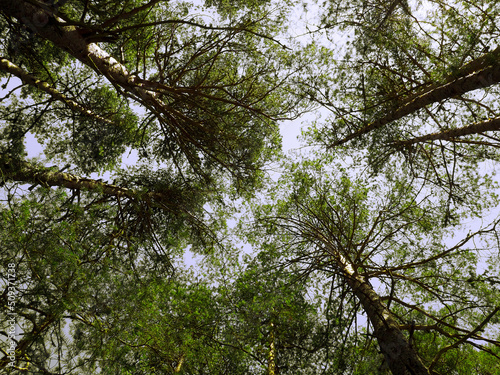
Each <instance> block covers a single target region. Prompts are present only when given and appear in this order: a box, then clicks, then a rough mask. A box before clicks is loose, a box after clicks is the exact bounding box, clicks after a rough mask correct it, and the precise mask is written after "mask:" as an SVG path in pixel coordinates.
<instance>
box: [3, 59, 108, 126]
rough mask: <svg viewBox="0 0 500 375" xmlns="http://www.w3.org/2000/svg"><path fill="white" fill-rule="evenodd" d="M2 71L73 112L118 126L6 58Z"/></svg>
mask: <svg viewBox="0 0 500 375" xmlns="http://www.w3.org/2000/svg"><path fill="white" fill-rule="evenodd" d="M0 69H1V70H3V71H4V72H8V73H10V74H13V75H15V76H16V77H18V78H19V79H21V81H23V82H24V83H27V84H28V85H31V86H34V87H37V88H38V89H40V90H42V91H43V92H46V93H47V94H49V95H50V96H51V97H52V98H54V99H55V100H58V101H60V102H63V103H64V104H66V105H67V106H68V107H70V108H71V109H72V110H74V111H76V112H80V113H81V114H83V115H85V116H89V117H91V118H93V119H95V120H97V121H99V122H102V123H105V124H108V125H113V126H116V124H115V123H114V122H113V121H111V120H108V119H106V118H104V117H102V116H100V115H98V114H97V113H94V112H93V111H92V110H90V109H88V108H85V107H84V106H82V105H81V104H79V103H77V102H76V101H74V100H72V99H70V98H68V97H66V96H65V95H64V94H62V93H61V92H59V91H58V90H56V89H55V88H53V87H52V86H51V85H50V84H48V83H47V82H44V81H41V80H39V79H37V78H36V77H34V76H33V75H31V74H29V73H27V72H25V71H24V70H23V69H21V68H20V67H19V66H17V65H16V64H14V63H12V62H11V61H9V60H7V59H5V58H0Z"/></svg>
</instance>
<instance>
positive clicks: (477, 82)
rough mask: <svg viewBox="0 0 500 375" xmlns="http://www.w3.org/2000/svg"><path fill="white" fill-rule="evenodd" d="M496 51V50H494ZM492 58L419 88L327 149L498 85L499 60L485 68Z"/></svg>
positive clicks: (499, 78) (499, 77) (483, 58)
mask: <svg viewBox="0 0 500 375" xmlns="http://www.w3.org/2000/svg"><path fill="white" fill-rule="evenodd" d="M495 51H496V50H495ZM494 57H495V58H496V57H497V54H496V52H495V54H493V55H492V57H491V59H493V58H494ZM491 59H487V58H485V57H482V58H481V59H480V61H478V62H476V63H473V62H471V63H469V64H467V65H466V66H465V67H464V68H463V69H462V70H460V73H462V74H463V75H462V76H460V77H458V78H456V79H453V80H451V78H450V79H448V80H447V81H446V82H445V83H443V84H440V85H439V84H436V85H432V86H428V87H425V88H423V89H422V91H420V92H418V93H416V94H415V95H412V96H410V97H408V98H406V99H404V100H403V103H400V105H399V107H398V108H397V109H395V110H394V111H392V112H390V113H388V114H387V115H385V116H383V117H381V118H379V119H377V120H375V121H373V122H372V123H370V124H368V125H366V126H364V127H362V128H361V129H359V130H358V131H356V132H354V133H352V134H350V135H348V136H346V137H344V138H342V139H340V140H338V141H336V142H333V143H332V144H331V145H329V146H328V147H329V148H332V147H335V146H339V145H342V144H344V143H347V142H349V141H351V140H353V139H355V138H358V137H360V136H361V135H364V134H367V133H369V132H371V131H373V130H376V129H379V128H381V127H383V126H384V125H387V124H389V123H391V122H393V121H396V120H399V119H400V118H403V117H404V116H407V115H409V114H411V113H414V112H416V111H418V110H420V109H422V108H424V107H426V106H428V105H429V104H433V103H438V102H441V101H443V100H445V99H449V98H453V97H455V96H458V95H462V94H465V93H467V92H470V91H473V90H477V89H480V88H484V87H489V86H491V85H494V84H496V83H499V82H500V64H499V61H498V59H496V60H495V61H493V62H492V63H491V65H489V66H485V65H486V64H487V63H489V62H490V60H491ZM476 67H478V68H482V69H481V70H479V71H473V72H471V73H469V72H470V71H471V70H472V69H473V68H476Z"/></svg>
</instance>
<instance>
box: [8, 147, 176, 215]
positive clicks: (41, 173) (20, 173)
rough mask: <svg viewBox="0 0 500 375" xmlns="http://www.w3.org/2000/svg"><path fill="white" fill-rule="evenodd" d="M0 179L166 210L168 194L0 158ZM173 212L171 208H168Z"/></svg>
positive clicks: (168, 199)
mask: <svg viewBox="0 0 500 375" xmlns="http://www.w3.org/2000/svg"><path fill="white" fill-rule="evenodd" d="M0 173H1V175H0V177H1V178H2V179H3V180H4V181H17V182H25V183H31V184H40V185H42V186H46V187H48V186H59V187H65V188H68V189H74V190H87V191H97V192H100V193H101V194H103V195H108V196H114V197H117V198H128V199H136V200H141V201H143V202H146V203H147V204H151V203H153V204H154V203H156V204H158V205H159V206H161V207H163V208H164V209H165V208H168V207H169V201H170V197H169V194H168V192H151V191H150V192H146V193H141V192H139V191H135V190H133V189H128V188H125V187H121V186H117V185H112V184H108V183H105V182H102V181H97V180H94V179H91V178H86V177H80V176H76V175H74V174H71V173H65V172H58V171H54V170H53V169H52V168H47V167H42V166H34V165H32V164H30V163H28V162H26V161H21V160H13V159H11V158H9V157H6V156H3V155H0ZM171 209H174V207H171Z"/></svg>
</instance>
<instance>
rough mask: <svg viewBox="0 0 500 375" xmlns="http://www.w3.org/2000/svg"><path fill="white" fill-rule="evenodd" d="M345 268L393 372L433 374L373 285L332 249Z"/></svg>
mask: <svg viewBox="0 0 500 375" xmlns="http://www.w3.org/2000/svg"><path fill="white" fill-rule="evenodd" d="M330 253H333V254H334V258H335V259H336V262H337V263H338V264H339V266H340V268H341V269H342V271H343V274H344V275H343V276H344V278H345V281H346V282H347V284H348V285H349V287H350V288H351V290H352V292H353V293H354V295H355V296H356V297H357V298H358V299H359V301H360V302H361V305H362V306H363V310H364V311H365V312H366V314H367V315H368V320H369V321H370V323H371V324H372V326H373V334H374V336H375V338H376V339H377V342H378V344H379V347H380V351H381V352H382V353H383V355H384V358H385V361H386V363H387V365H388V367H389V369H390V370H391V372H392V374H393V375H430V372H429V370H428V369H427V368H426V367H425V366H424V364H423V363H422V361H421V360H420V358H419V356H418V354H417V352H416V351H415V349H414V348H413V347H412V345H411V344H410V343H409V342H408V340H406V338H405V336H404V335H403V332H401V330H400V329H399V325H398V323H397V322H396V321H395V319H394V317H393V316H392V314H391V312H390V311H389V309H388V308H387V306H386V305H385V304H384V303H383V302H382V300H381V298H380V296H379V295H378V294H377V293H376V292H375V290H373V287H372V286H371V285H370V283H368V282H367V281H366V280H365V279H364V278H363V277H362V276H360V275H359V274H357V273H356V272H355V271H354V268H353V266H352V265H351V264H350V263H349V262H348V260H347V259H346V258H345V257H343V256H342V254H339V253H338V252H337V251H333V252H332V251H331V252H330Z"/></svg>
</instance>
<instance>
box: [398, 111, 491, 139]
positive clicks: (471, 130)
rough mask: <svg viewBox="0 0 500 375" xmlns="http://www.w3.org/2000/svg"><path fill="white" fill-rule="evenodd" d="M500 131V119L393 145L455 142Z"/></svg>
mask: <svg viewBox="0 0 500 375" xmlns="http://www.w3.org/2000/svg"><path fill="white" fill-rule="evenodd" d="M495 130H500V118H499V117H497V118H493V119H489V120H487V121H482V122H478V123H475V124H472V125H469V126H464V127H462V128H457V129H449V130H444V131H442V132H439V133H432V134H427V135H423V136H421V137H415V138H413V139H408V140H406V141H396V142H394V143H393V145H395V146H409V145H413V144H415V143H422V142H427V141H434V140H438V139H439V140H443V141H453V140H454V139H455V138H459V137H463V136H466V135H471V134H481V133H484V132H487V131H495Z"/></svg>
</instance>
